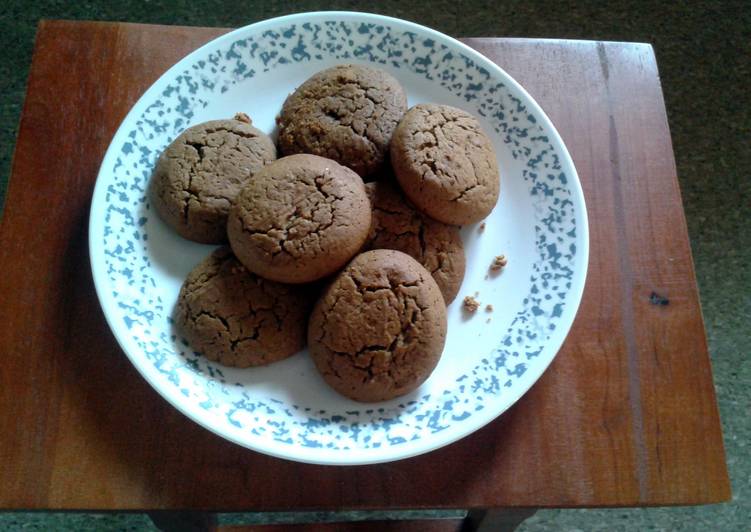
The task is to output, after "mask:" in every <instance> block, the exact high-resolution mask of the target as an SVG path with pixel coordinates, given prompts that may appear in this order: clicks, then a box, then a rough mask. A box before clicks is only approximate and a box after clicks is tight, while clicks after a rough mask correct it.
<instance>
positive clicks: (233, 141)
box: [150, 113, 276, 244]
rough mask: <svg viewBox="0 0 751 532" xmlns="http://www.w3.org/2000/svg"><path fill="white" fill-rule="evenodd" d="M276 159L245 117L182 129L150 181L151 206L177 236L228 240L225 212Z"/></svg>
mask: <svg viewBox="0 0 751 532" xmlns="http://www.w3.org/2000/svg"><path fill="white" fill-rule="evenodd" d="M275 159H276V147H275V146H274V143H273V142H272V141H271V139H270V138H269V137H268V136H266V135H265V134H264V133H263V132H262V131H260V130H258V129H256V128H254V127H253V126H252V125H251V122H250V119H249V118H248V117H247V115H244V114H242V113H238V114H237V115H236V116H235V118H234V119H232V120H212V121H210V122H204V123H202V124H198V125H196V126H193V127H190V128H188V129H186V130H185V131H184V132H183V133H182V134H181V135H180V136H178V137H177V138H176V139H175V140H174V141H173V142H172V144H170V145H169V146H167V149H166V150H164V152H163V153H162V155H161V156H160V157H159V160H158V161H157V164H156V168H155V169H154V174H153V176H152V178H151V184H150V197H151V204H152V205H153V206H154V209H155V210H156V211H157V213H159V215H160V216H161V217H162V219H163V220H164V221H165V222H167V224H168V225H170V226H171V227H172V228H173V229H174V230H175V231H177V232H178V233H179V234H180V235H181V236H183V237H185V238H188V239H190V240H195V241H196V242H203V243H205V244H220V243H223V242H226V241H227V213H228V212H229V208H230V205H231V204H232V201H233V200H234V198H235V196H236V195H237V193H238V192H240V189H241V188H242V186H243V185H244V184H245V183H246V182H247V181H248V180H249V179H250V177H251V176H252V175H253V174H254V173H256V172H257V171H258V170H260V168H261V167H262V166H263V165H265V164H266V163H269V162H271V161H273V160H275Z"/></svg>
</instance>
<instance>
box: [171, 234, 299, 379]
mask: <svg viewBox="0 0 751 532" xmlns="http://www.w3.org/2000/svg"><path fill="white" fill-rule="evenodd" d="M313 299H314V298H313V292H312V291H311V290H306V289H303V288H301V287H299V286H290V285H284V284H281V283H275V282H273V281H267V280H266V279H262V278H260V277H258V276H257V275H254V274H252V273H250V272H249V271H248V270H247V269H245V267H244V266H243V265H242V264H240V261H238V260H237V259H236V258H235V256H234V255H233V254H232V251H231V250H230V249H229V248H228V247H222V248H219V249H217V250H216V251H214V253H212V254H211V255H210V256H209V257H208V258H206V259H205V260H204V261H203V262H201V263H200V264H199V265H198V266H196V267H195V269H193V271H192V272H191V273H190V274H189V275H188V277H187V279H186V280H185V282H184V283H183V286H182V289H181V290H180V295H179V296H178V300H177V308H176V312H175V322H176V324H177V327H178V328H179V329H180V331H181V332H182V334H183V335H184V336H185V337H186V338H187V340H188V341H189V342H190V344H191V346H192V348H193V349H195V350H196V351H199V352H201V353H202V354H203V355H204V356H205V357H206V358H208V359H209V360H214V361H216V362H219V363H221V364H224V365H225V366H234V367H238V368H245V367H248V366H261V365H264V364H269V363H271V362H275V361H277V360H282V359H284V358H287V357H289V356H291V355H293V354H295V353H296V352H298V351H299V350H301V349H302V348H303V347H304V346H305V327H306V321H307V318H308V312H309V311H310V309H311V307H312V305H313Z"/></svg>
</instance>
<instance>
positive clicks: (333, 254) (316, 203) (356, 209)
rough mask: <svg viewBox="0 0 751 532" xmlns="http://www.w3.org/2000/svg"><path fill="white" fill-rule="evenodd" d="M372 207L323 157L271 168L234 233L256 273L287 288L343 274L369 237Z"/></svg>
mask: <svg viewBox="0 0 751 532" xmlns="http://www.w3.org/2000/svg"><path fill="white" fill-rule="evenodd" d="M370 216H371V214H370V202H369V201H368V196H367V194H366V193H365V185H364V184H363V182H362V179H360V176H358V175H357V174H356V173H355V172H353V171H352V170H350V169H349V168H346V167H344V166H342V165H340V164H338V163H337V162H335V161H332V160H330V159H324V158H323V157H318V156H316V155H306V154H300V155H290V156H289V157H282V158H281V159H279V160H277V161H275V162H273V163H271V164H269V165H267V166H265V167H264V168H263V169H262V170H261V171H259V172H258V173H257V174H256V175H255V176H254V177H253V179H252V180H251V181H250V183H248V185H247V186H246V187H245V188H244V189H243V190H242V191H241V192H240V194H239V195H238V196H237V199H236V201H235V204H234V205H233V207H232V209H231V210H230V215H229V221H228V224H227V233H228V235H229V241H230V245H231V246H232V249H233V251H234V252H235V254H236V255H237V257H238V258H239V259H240V261H241V262H242V263H243V264H245V266H246V267H247V268H248V269H249V270H250V271H252V272H254V273H256V274H258V275H260V276H261V277H265V278H267V279H272V280H274V281H280V282H286V283H306V282H310V281H315V280H316V279H321V278H322V277H325V276H327V275H330V274H332V273H334V272H336V271H337V270H339V269H340V268H342V267H343V266H344V265H345V264H346V263H347V261H349V260H350V259H351V258H352V257H353V256H354V255H355V253H357V252H358V251H359V250H360V248H361V247H362V245H363V243H364V242H365V239H366V238H367V236H368V230H369V229H370Z"/></svg>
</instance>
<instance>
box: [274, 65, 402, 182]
mask: <svg viewBox="0 0 751 532" xmlns="http://www.w3.org/2000/svg"><path fill="white" fill-rule="evenodd" d="M406 111H407V94H406V93H405V92H404V89H403V88H402V86H401V85H399V82H398V81H396V79H394V77H393V76H391V75H390V74H388V73H386V72H384V71H382V70H378V69H374V68H369V67H364V66H358V65H339V66H335V67H333V68H329V69H326V70H323V71H321V72H318V73H317V74H315V75H313V76H312V77H311V78H309V79H308V80H307V81H305V83H303V84H302V85H300V87H298V88H297V90H296V91H295V92H294V93H292V94H291V95H290V96H289V97H288V98H287V100H286V101H285V102H284V106H283V107H282V112H281V114H280V116H279V119H278V122H279V147H280V149H281V151H282V153H284V154H285V155H289V154H293V153H312V154H314V155H320V156H323V157H328V158H329V159H333V160H335V161H337V162H339V163H341V164H343V165H344V166H347V167H349V168H352V169H353V170H354V171H355V172H357V173H358V174H359V175H360V176H363V177H365V176H368V175H370V174H372V173H374V172H375V171H376V170H378V169H379V168H380V167H381V166H382V165H383V163H384V160H385V158H386V156H387V155H388V149H389V142H390V141H391V135H392V134H393V132H394V128H396V125H397V123H398V122H399V120H400V119H401V118H402V116H403V115H404V113H405V112H406Z"/></svg>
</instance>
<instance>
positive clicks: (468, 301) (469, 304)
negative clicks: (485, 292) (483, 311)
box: [463, 296, 480, 314]
mask: <svg viewBox="0 0 751 532" xmlns="http://www.w3.org/2000/svg"><path fill="white" fill-rule="evenodd" d="M463 305H464V310H466V311H467V312H471V313H473V314H474V313H475V312H477V309H478V308H480V302H479V301H477V300H476V299H475V298H474V297H472V296H467V297H465V298H464V303H463Z"/></svg>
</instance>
